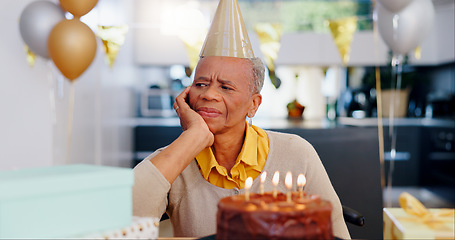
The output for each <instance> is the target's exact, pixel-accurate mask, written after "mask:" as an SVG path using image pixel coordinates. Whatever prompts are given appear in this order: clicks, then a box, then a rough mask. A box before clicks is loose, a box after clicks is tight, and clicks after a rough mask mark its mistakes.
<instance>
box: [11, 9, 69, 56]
mask: <svg viewBox="0 0 455 240" xmlns="http://www.w3.org/2000/svg"><path fill="white" fill-rule="evenodd" d="M63 19H65V13H64V11H63V10H62V9H61V8H60V6H58V5H56V4H55V3H52V2H49V1H35V2H32V3H30V4H29V5H27V6H26V7H25V9H24V10H23V11H22V14H21V16H20V20H19V30H20V33H21V36H22V39H23V40H24V42H25V43H26V44H27V45H28V47H29V48H30V50H31V51H32V52H34V53H36V54H38V55H40V56H41V57H44V58H49V52H48V49H47V39H48V37H49V34H50V32H51V30H52V29H53V28H54V26H55V25H56V24H57V23H59V22H60V21H62V20H63Z"/></svg>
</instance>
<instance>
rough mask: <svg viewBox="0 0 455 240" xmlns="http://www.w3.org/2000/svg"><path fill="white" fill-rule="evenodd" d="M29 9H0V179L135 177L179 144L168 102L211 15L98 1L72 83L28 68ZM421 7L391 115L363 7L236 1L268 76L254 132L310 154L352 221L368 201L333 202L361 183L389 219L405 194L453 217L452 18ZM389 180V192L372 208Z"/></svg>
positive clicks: (44, 67) (385, 70) (206, 6)
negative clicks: (340, 39) (86, 58)
mask: <svg viewBox="0 0 455 240" xmlns="http://www.w3.org/2000/svg"><path fill="white" fill-rule="evenodd" d="M31 2H33V1H31V0H2V1H1V2H0V29H1V31H2V34H1V37H0V79H1V80H0V82H1V86H0V116H1V117H0V170H13V169H21V168H29V167H41V166H52V165H61V164H74V163H88V164H97V165H109V166H119V167H133V166H135V164H137V163H138V162H139V161H140V160H141V159H143V158H144V157H145V156H147V155H148V154H149V153H151V152H153V151H154V150H156V149H157V148H158V147H161V146H165V145H166V144H168V143H170V142H171V141H172V140H173V139H174V138H175V137H176V136H177V135H178V134H179V133H180V131H181V130H180V127H179V120H178V118H177V117H176V115H175V113H174V111H173V109H172V103H173V99H174V97H175V96H176V95H177V94H178V93H180V91H181V90H182V89H183V88H185V87H186V86H188V85H190V84H191V82H192V70H193V68H194V64H195V59H197V54H198V53H199V50H200V47H198V46H199V45H198V44H201V41H203V39H204V37H205V33H206V31H207V28H208V27H209V25H210V21H211V19H212V17H213V15H214V12H215V9H216V6H217V4H218V1H215V0H198V1H196V0H188V1H181V0H172V1H159V0H134V1H131V0H99V1H98V3H97V5H96V6H95V8H93V10H92V11H90V12H89V13H88V14H87V15H84V16H83V17H82V18H81V21H82V22H84V23H85V24H87V25H88V26H89V27H90V28H91V29H92V30H93V32H94V33H95V34H96V36H97V46H98V48H97V50H96V56H95V59H94V60H93V62H92V63H91V65H90V66H89V67H88V69H87V70H86V71H85V72H84V73H83V74H82V75H81V76H80V77H78V78H77V79H75V80H73V81H68V80H67V79H66V78H65V77H63V76H62V74H61V73H60V72H59V70H58V69H57V68H56V66H55V65H54V64H53V62H52V61H51V60H49V59H46V58H42V57H39V56H38V57H36V59H35V60H34V62H33V63H29V62H27V56H29V55H27V52H26V51H25V50H24V45H25V43H24V41H23V39H22V38H21V34H20V31H19V20H20V16H21V13H22V11H23V9H24V8H25V7H26V6H27V5H28V4H30V3H31ZM56 3H57V2H56ZM432 3H433V6H434V10H435V13H434V21H433V25H432V27H431V29H430V30H429V33H428V34H427V35H426V36H425V37H424V38H422V41H421V43H420V44H419V47H418V48H417V49H415V50H414V49H413V50H412V51H409V53H407V54H405V55H404V56H403V61H402V73H401V77H402V86H401V88H400V89H399V90H402V91H399V92H402V93H400V95H401V94H403V96H402V97H401V98H400V100H399V102H400V104H401V107H400V106H398V105H397V106H395V105H392V104H390V101H389V100H390V97H388V95H387V94H388V93H387V90H389V89H394V88H396V87H395V86H394V85H393V81H392V72H393V71H392V70H393V69H392V67H391V61H392V59H393V57H394V56H393V54H392V52H391V50H390V48H389V47H388V46H387V45H386V43H385V42H384V40H383V39H382V38H381V36H379V33H378V32H377V31H375V30H374V20H373V19H374V16H375V11H374V9H375V7H374V5H375V2H374V1H367V0H357V1H354V0H352V1H348V0H339V1H335V0H333V1H331V0H326V1H311V0H304V1H297V0H262V1H261V0H239V4H240V8H241V11H242V15H243V17H244V21H245V25H246V27H247V29H248V32H249V36H250V40H251V42H252V45H253V48H254V52H255V54H256V56H257V57H260V58H262V59H263V60H264V62H265V63H267V68H268V69H267V70H266V72H267V73H266V79H265V84H264V88H263V91H262V95H263V103H262V105H261V107H260V109H259V112H258V113H257V115H256V116H255V117H254V119H253V124H255V125H258V126H260V127H262V128H265V129H271V130H277V131H283V132H292V133H296V134H299V135H301V136H302V137H304V138H306V139H308V140H309V141H310V142H311V143H313V145H314V146H315V148H316V150H317V151H318V153H319V154H320V156H321V159H322V161H323V162H324V165H325V166H326V168H327V171H328V173H329V176H330V177H331V179H332V182H333V183H334V186H335V189H336V190H337V192H338V193H339V195H340V198H341V199H342V202H348V203H350V204H349V205H350V206H353V207H354V208H357V209H360V210H362V208H363V206H362V205H361V203H360V202H362V201H363V202H364V201H365V199H359V196H358V195H357V196H355V195H356V194H357V193H353V194H349V193H348V192H347V190H344V189H346V188H349V187H352V186H354V185H355V186H357V185H362V182H363V181H366V182H369V181H371V183H372V184H373V185H374V186H375V188H377V189H378V191H381V192H380V193H377V194H376V193H374V194H372V195H374V196H375V198H376V200H375V201H380V203H379V204H383V203H384V204H385V203H386V202H388V201H391V200H392V199H394V200H393V203H391V204H395V205H396V202H395V200H396V197H395V198H393V197H391V196H392V195H391V194H394V191H396V194H397V193H400V192H402V191H403V190H407V191H411V192H412V193H414V195H416V196H417V197H418V198H419V199H420V200H422V201H423V202H424V203H425V204H427V205H428V206H429V207H454V205H455V196H454V190H455V187H454V186H455V175H454V174H453V169H455V167H454V162H455V147H454V144H455V140H454V139H455V131H454V128H455V120H454V119H455V50H454V45H455V40H454V29H455V26H454V22H455V21H454V12H455V11H454V8H455V4H454V1H453V0H433V1H432ZM66 17H67V18H71V16H69V15H68V14H67V15H66ZM352 17H355V20H354V21H350V22H349V23H344V21H342V20H344V19H350V18H352ZM332 24H340V25H341V26H343V27H346V28H349V27H352V26H354V30H353V31H352V34H351V35H350V36H351V37H352V42H351V43H350V44H347V45H344V46H340V45H338V46H337V45H336V43H335V41H336V40H337V37H336V34H335V33H336V31H334V30H333V29H332V30H331V26H332ZM348 24H350V25H348ZM100 26H104V27H114V28H111V30H112V29H114V30H112V31H111V32H106V31H103V28H101V27H100ZM103 34H107V35H103ZM201 36H202V40H201ZM109 41H117V47H118V53H116V55H115V56H111V59H110V62H109V59H107V55H106V49H105V48H103V46H107V44H108V42H109ZM341 47H350V48H348V51H347V52H346V51H345V52H342V50H341ZM346 55H347V56H346ZM346 57H347V58H346ZM376 69H378V70H379V71H378V72H379V73H380V76H381V78H380V79H381V85H382V89H380V91H378V89H377V85H376V80H377V78H376V75H375V74H376V72H375V70H376ZM72 90H74V94H75V95H74V98H72V97H71V91H72ZM378 92H381V95H382V99H383V101H382V105H383V108H382V109H381V112H382V115H383V116H384V118H383V124H384V131H383V134H382V135H381V132H379V133H378V118H377V116H378V109H377V96H378ZM397 92H398V91H397ZM397 96H398V95H397ZM388 99H389V100H388ZM397 99H398V98H395V100H392V102H397V101H398V100H397ZM294 100H295V101H296V102H297V103H299V104H300V105H302V106H304V107H305V109H304V112H303V115H300V116H297V117H292V116H291V114H290V108H291V107H292V106H291V105H290V104H291V103H292V102H293V101H294ZM73 101H74V102H73ZM387 101H389V102H387ZM72 104H73V105H72ZM71 105H72V106H73V107H69V106H71ZM391 106H394V108H395V109H396V110H395V112H393V118H389V115H390V113H391V112H390V109H389V108H390V107H391ZM398 110H399V111H398ZM393 134H396V145H395V150H396V151H395V152H393V155H391V147H392V146H391V144H392V141H391V139H392V135H393ZM69 136H70V137H69ZM381 139H383V140H384V147H383V148H381V147H379V146H380V145H379V144H380V142H381ZM380 151H381V152H383V153H384V155H383V160H384V162H382V161H381V158H380V154H379V153H380ZM390 160H393V161H392V162H393V164H391V161H390ZM391 165H393V166H392V167H393V169H392V170H391ZM381 167H383V169H384V172H383V173H382V175H381V174H380V173H381V172H380V169H381ZM369 171H371V172H369ZM390 171H392V173H391V174H392V175H389V172H390ZM354 173H355V174H354ZM387 178H388V179H387ZM334 179H336V180H334ZM381 180H382V185H381V184H380V183H381ZM390 180H393V181H392V183H391V185H392V186H393V188H392V189H389V190H390V191H389V192H386V191H384V194H383V192H382V190H381V189H382V188H381V187H383V186H385V184H388V182H390ZM365 185H366V183H365ZM370 186H371V185H370ZM365 188H366V189H368V186H365ZM361 191H363V190H360V187H359V194H360V193H361ZM371 191H373V190H371ZM345 192H346V193H345ZM353 195H354V196H353ZM378 196H379V198H381V199H380V200H378V199H377V197H378ZM382 197H384V199H385V201H384V202H383V201H382ZM386 198H388V199H386ZM343 199H346V200H343ZM364 204H365V203H364ZM381 207H382V205H381ZM365 208H366V207H365ZM376 209H380V208H376ZM363 211H364V212H365V211H367V210H363ZM376 213H378V212H376ZM378 214H381V213H380V212H379V213H378ZM380 216H382V215H380ZM377 217H379V216H377ZM377 224H379V225H380V224H381V223H380V222H379V220H378V222H377ZM381 228H382V226H381ZM354 231H356V230H354ZM371 231H376V230H371ZM358 236H362V235H358Z"/></svg>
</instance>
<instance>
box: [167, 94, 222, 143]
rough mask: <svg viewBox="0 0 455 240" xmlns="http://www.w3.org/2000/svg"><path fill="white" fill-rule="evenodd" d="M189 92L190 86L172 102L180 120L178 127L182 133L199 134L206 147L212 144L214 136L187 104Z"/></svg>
mask: <svg viewBox="0 0 455 240" xmlns="http://www.w3.org/2000/svg"><path fill="white" fill-rule="evenodd" d="M190 90H191V86H190V87H187V88H185V90H183V91H182V92H181V93H180V94H179V95H178V96H177V97H176V98H175V102H174V109H175V111H176V112H177V115H178V116H179V118H180V125H181V126H182V129H183V131H188V132H192V133H194V134H198V135H199V134H201V137H203V138H206V139H207V146H206V147H209V146H211V145H212V144H213V141H214V136H213V133H212V132H210V129H209V127H208V126H207V123H206V122H205V121H204V119H203V118H202V117H201V116H200V115H199V114H198V113H197V112H196V111H194V110H193V109H191V107H190V105H189V104H188V94H189V92H190Z"/></svg>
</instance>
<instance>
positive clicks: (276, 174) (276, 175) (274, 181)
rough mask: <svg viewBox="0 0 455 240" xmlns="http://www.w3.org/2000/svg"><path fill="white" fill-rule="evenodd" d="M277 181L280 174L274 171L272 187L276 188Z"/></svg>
mask: <svg viewBox="0 0 455 240" xmlns="http://www.w3.org/2000/svg"><path fill="white" fill-rule="evenodd" d="M279 181H280V172H278V171H276V172H275V173H274V174H273V178H272V183H273V186H277V185H278V182H279Z"/></svg>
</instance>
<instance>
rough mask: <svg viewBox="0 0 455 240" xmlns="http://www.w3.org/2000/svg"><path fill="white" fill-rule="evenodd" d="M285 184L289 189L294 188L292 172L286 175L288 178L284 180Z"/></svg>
mask: <svg viewBox="0 0 455 240" xmlns="http://www.w3.org/2000/svg"><path fill="white" fill-rule="evenodd" d="M284 184H285V185H286V188H287V189H291V188H292V174H291V172H287V173H286V178H285V179H284Z"/></svg>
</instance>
